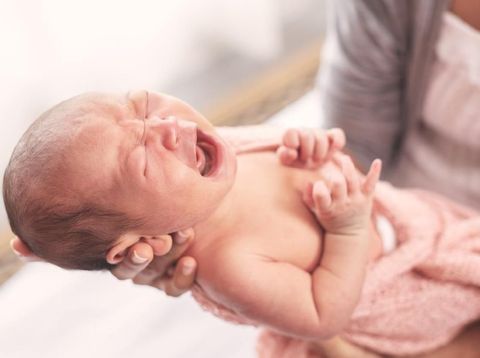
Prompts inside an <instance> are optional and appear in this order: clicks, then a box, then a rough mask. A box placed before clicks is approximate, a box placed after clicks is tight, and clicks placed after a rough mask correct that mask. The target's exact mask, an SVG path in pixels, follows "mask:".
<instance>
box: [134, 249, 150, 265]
mask: <svg viewBox="0 0 480 358" xmlns="http://www.w3.org/2000/svg"><path fill="white" fill-rule="evenodd" d="M132 261H133V262H134V263H136V264H138V265H140V264H144V263H145V262H147V261H148V257H142V256H140V255H139V254H137V251H135V250H133V255H132Z"/></svg>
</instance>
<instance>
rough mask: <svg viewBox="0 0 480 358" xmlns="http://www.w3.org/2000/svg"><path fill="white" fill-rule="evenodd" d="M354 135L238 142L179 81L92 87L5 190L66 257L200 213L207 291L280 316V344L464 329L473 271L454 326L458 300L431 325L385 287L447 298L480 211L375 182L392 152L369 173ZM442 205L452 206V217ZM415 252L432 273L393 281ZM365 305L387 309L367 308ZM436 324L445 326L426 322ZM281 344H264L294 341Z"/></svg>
mask: <svg viewBox="0 0 480 358" xmlns="http://www.w3.org/2000/svg"><path fill="white" fill-rule="evenodd" d="M343 145H344V137H343V135H342V132H341V131H339V130H330V131H323V132H319V133H317V134H314V133H313V132H306V131H298V130H289V131H287V132H286V133H285V134H284V135H283V137H282V138H281V140H280V141H279V145H277V146H276V147H278V150H277V154H276V153H275V151H273V150H272V146H271V145H270V144H265V143H263V144H262V143H253V141H252V142H251V143H248V145H241V144H238V145H236V147H234V146H232V145H231V144H229V143H227V142H226V141H224V140H223V139H222V138H221V137H220V136H219V135H218V134H216V132H215V130H214V128H213V127H212V126H211V125H210V124H209V123H208V121H206V120H205V118H204V117H202V116H201V115H200V114H199V113H198V112H196V111H195V110H194V109H192V108H191V107H190V106H188V105H187V104H185V103H183V102H181V101H180V100H178V99H175V98H173V97H169V96H166V95H161V94H156V93H152V92H145V91H140V92H132V93H130V94H128V95H126V96H115V95H105V94H87V95H82V96H78V97H75V98H73V99H70V100H68V101H65V102H63V103H61V104H59V105H58V106H56V107H54V108H53V109H51V110H50V111H48V112H46V113H45V114H44V115H42V116H41V117H40V118H39V119H38V120H37V121H36V122H35V123H34V124H33V125H32V126H31V128H30V129H29V130H28V131H27V133H26V134H25V135H24V136H23V137H22V139H21V141H20V143H19V144H18V145H17V147H16V149H15V151H14V153H13V155H12V159H11V161H10V164H9V166H8V168H7V171H6V173H5V178H4V201H5V204H6V207H7V212H8V215H9V220H10V224H11V226H12V229H13V231H14V232H15V234H17V235H18V236H19V237H20V238H21V239H22V240H23V241H24V243H25V244H26V245H28V247H29V248H30V249H31V250H32V251H33V252H34V253H35V254H36V255H37V256H39V257H41V258H43V259H45V260H47V261H50V262H52V263H55V264H57V265H59V266H62V267H65V268H76V269H104V268H110V267H112V266H113V265H115V264H117V263H118V262H120V261H121V260H122V259H123V257H124V255H125V253H126V251H127V250H128V248H129V247H130V246H132V245H134V244H135V243H137V242H139V241H144V242H147V243H148V244H150V245H151V246H152V247H153V249H154V250H158V251H159V252H160V251H162V252H163V249H164V247H163V245H164V241H163V237H164V235H166V234H172V233H175V232H177V231H180V230H185V229H187V228H193V229H194V230H195V233H196V240H195V242H194V244H193V245H192V246H191V247H190V250H189V252H188V254H189V255H191V256H193V257H195V258H196V260H197V262H198V275H197V289H196V296H197V298H198V299H199V300H200V301H202V302H203V303H204V305H205V306H206V307H207V308H210V309H212V310H218V309H220V311H221V313H222V314H223V316H224V317H229V318H232V317H235V318H236V320H239V321H242V322H248V323H252V324H256V325H260V326H263V327H266V328H269V329H271V330H272V331H271V332H276V333H271V336H270V337H267V339H266V340H265V339H264V341H265V342H266V343H265V344H264V347H267V346H270V347H272V342H277V343H278V344H277V343H275V344H277V346H280V344H281V340H282V339H283V338H279V337H280V336H276V335H277V334H279V333H280V334H281V335H282V336H281V337H284V336H288V337H296V338H300V339H301V341H299V342H303V341H304V340H318V339H326V338H330V337H332V336H334V335H338V334H341V335H343V336H344V337H345V338H347V339H349V340H350V341H352V342H354V343H357V344H361V345H363V346H365V347H368V348H370V349H373V350H375V351H378V352H384V353H390V354H393V353H398V354H409V353H416V352H421V351H424V350H426V349H431V348H433V347H436V346H438V345H440V344H443V343H446V342H448V340H449V339H451V338H452V337H453V336H454V335H455V334H456V333H457V332H458V330H460V329H461V328H462V327H463V326H464V325H465V324H467V323H468V322H470V321H472V320H474V319H476V318H478V316H479V313H480V299H479V298H478V296H477V295H478V289H477V288H476V287H474V288H473V287H466V286H467V285H468V284H469V285H470V286H471V285H472V284H471V283H465V282H461V283H459V284H456V285H455V288H456V290H455V292H456V297H455V300H453V299H452V301H453V303H451V302H450V303H451V304H450V307H453V308H456V307H457V306H458V307H463V305H459V302H460V303H462V300H463V299H469V300H471V299H473V298H475V299H476V301H477V302H479V303H478V304H474V305H470V307H469V308H468V309H464V310H463V311H462V314H461V315H460V317H457V318H456V319H455V320H449V321H448V323H446V324H443V326H441V327H439V324H438V323H439V322H444V317H445V316H448V312H447V314H445V312H444V310H442V309H440V310H439V311H438V310H437V311H438V312H436V313H435V315H433V316H432V317H431V319H424V321H425V322H424V323H423V325H418V324H417V325H416V326H415V327H410V326H408V324H407V326H402V325H401V324H400V325H398V324H395V325H393V326H394V327H391V326H392V325H391V324H390V325H389V324H388V313H389V314H390V315H391V314H392V313H395V310H398V306H397V307H395V306H394V305H392V307H391V311H390V312H387V314H386V310H385V306H382V307H381V308H382V309H381V310H380V312H377V311H375V308H376V307H375V306H374V307H372V303H375V304H378V305H379V306H381V305H382V304H384V303H385V302H386V301H385V297H387V298H389V297H390V296H388V294H389V293H391V294H392V295H395V294H397V295H398V294H399V292H401V291H399V288H401V289H405V290H409V289H410V290H411V289H413V290H417V291H418V287H427V286H428V285H427V284H426V283H428V284H430V286H431V287H430V286H429V288H430V291H429V292H433V294H431V295H430V296H429V297H430V299H431V300H432V299H433V301H435V299H440V298H441V299H446V297H447V296H448V295H446V294H445V290H444V288H445V287H447V288H448V289H452V286H451V284H450V286H449V284H448V283H442V284H441V285H440V286H438V285H437V283H438V281H441V280H446V281H454V280H453V278H454V279H458V277H457V276H455V275H453V276H452V275H451V272H450V276H452V277H453V278H452V277H446V276H445V275H442V272H438V270H437V268H438V265H437V266H435V262H436V263H437V264H438V262H437V261H438V255H437V256H435V250H436V249H437V247H439V246H441V245H440V244H441V240H440V239H439V238H438V237H439V236H438V232H439V231H440V232H442V231H443V230H445V228H446V227H447V226H445V225H446V224H450V223H455V224H456V223H457V222H461V223H463V224H464V223H465V222H467V221H468V220H467V219H469V218H471V217H473V216H474V213H472V212H471V211H469V210H467V209H463V208H462V209H459V208H458V207H457V206H454V204H450V203H449V202H447V201H445V200H443V199H437V197H436V196H434V195H429V194H426V193H422V194H420V193H418V194H417V193H411V192H402V191H397V190H395V189H393V188H390V187H388V186H387V185H382V186H380V187H379V189H378V190H377V192H376V194H375V198H374V188H375V186H376V183H377V181H378V178H379V175H380V162H379V161H374V162H373V163H372V165H371V167H370V169H369V172H368V174H367V175H366V176H365V177H364V176H362V175H361V174H360V173H359V172H358V171H357V170H356V169H355V168H354V166H353V163H352V161H351V160H350V158H349V157H348V156H346V155H344V154H342V153H341V152H340V151H339V149H341V148H342V147H343ZM235 150H236V152H235ZM279 160H280V162H281V164H283V165H279ZM387 197H388V198H389V199H388V200H385V198H387ZM382 198H383V199H382ZM374 199H375V200H374ZM388 201H393V203H394V205H393V206H392V205H389V204H388ZM432 203H433V204H432ZM372 204H373V206H374V207H375V210H373V211H374V213H373V215H372ZM397 204H398V206H399V209H398V210H397V209H396V205H397ZM406 206H407V207H408V208H407V209H406ZM432 206H438V207H439V208H441V212H442V213H444V212H445V213H447V214H442V215H444V216H445V215H446V218H443V221H442V225H444V226H440V224H439V222H440V221H441V220H440V221H439V220H436V217H437V216H438V213H437V210H436V209H433V208H432ZM406 211H410V212H411V213H412V214H414V215H419V216H418V217H419V218H420V221H421V225H417V226H415V227H414V228H413V229H414V230H410V231H411V232H413V233H415V230H416V229H418V228H422V229H423V228H424V227H428V228H429V235H430V236H433V237H435V238H436V239H435V240H436V241H435V242H434V241H433V239H430V236H429V237H428V239H427V238H425V237H424V236H421V240H420V241H421V245H420V246H418V244H417V245H416V243H417V242H418V241H415V240H417V239H416V238H410V237H407V236H405V233H410V231H409V230H407V229H406V227H404V226H405V225H406V223H405V222H404V221H405V220H404V217H405V212H406ZM397 214H398V215H397ZM402 215H403V216H402ZM409 220H411V218H409ZM437 221H438V222H437ZM402 225H404V226H402ZM422 225H423V226H422ZM464 226H465V225H464ZM473 227H474V226H473ZM468 228H469V232H471V231H472V225H470V226H468ZM474 228H475V227H474ZM379 233H380V234H379ZM422 235H426V233H423V232H422ZM464 236H465V235H464ZM392 242H393V245H392ZM410 242H413V243H414V244H413V246H412V245H410V251H409V250H408V248H409V244H410ZM396 243H400V244H401V245H398V246H399V247H398V249H397V248H396V247H395V246H396ZM422 245H423V246H422ZM447 246H448V245H447ZM405 248H406V249H407V250H405ZM392 250H394V252H392V253H391V254H389V251H392ZM419 250H420V251H419ZM405 251H407V253H408V255H407V256H406V257H405ZM388 254H389V255H388ZM399 255H400V256H399ZM402 255H403V256H402ZM398 257H400V258H398ZM417 258H420V259H421V264H422V265H423V266H422V265H419V262H418V260H417V261H416V259H417ZM427 258H432V259H437V261H432V260H430V261H429V260H427ZM464 258H465V257H464ZM389 259H390V261H389ZM400 259H401V260H400ZM385 260H387V261H385ZM399 260H400V261H401V263H402V265H403V266H402V265H399ZM385 262H387V263H385ZM388 262H391V263H392V264H391V265H390V266H389V265H388ZM440 263H441V261H440ZM378 265H380V267H382V272H380V274H379V272H377V271H375V270H374V269H375V268H376V267H378ZM382 265H383V266H382ZM414 266H415V269H416V271H417V272H416V273H415V274H414V275H413V276H414V277H415V275H416V276H418V272H420V271H421V270H422V269H423V271H422V272H423V274H424V278H422V280H425V282H424V281H421V280H420V279H417V281H408V287H403V286H395V285H393V286H392V282H393V280H397V281H396V282H406V281H407V280H410V279H411V277H410V276H408V277H406V279H404V278H405V277H404V275H405V274H406V273H408V274H410V273H411V272H412V271H413V269H414ZM371 267H373V268H374V269H373V270H372V269H371ZM477 267H478V266H477ZM367 269H369V272H370V273H371V274H369V276H367V280H366V281H365V274H366V272H367ZM382 273H384V274H385V277H381V274H382ZM447 274H448V272H447ZM379 275H380V276H379ZM402 275H403V276H402ZM447 276H448V275H447ZM399 278H402V280H403V281H398V280H399ZM462 278H463V276H462ZM382 279H383V280H382ZM419 280H420V281H419ZM435 280H436V281H435ZM385 282H387V284H388V285H389V286H388V285H387V286H388V287H387V288H386V286H385ZM432 282H434V284H432ZM462 285H463V286H462ZM379 290H380V291H379ZM389 290H390V291H389ZM372 292H373V293H372ZM378 292H383V293H382V294H384V296H383V297H379V296H378V295H377V293H378ZM385 292H386V295H387V296H385ZM414 294H418V292H414ZM423 294H425V293H423ZM459 295H460V296H461V298H462V299H461V300H458V296H459ZM400 296H401V295H400ZM395 297H396V296H395ZM364 298H366V301H365V299H364ZM379 300H380V301H379ZM427 301H428V300H427ZM389 302H390V303H392V302H393V301H389ZM431 302H432V301H428V302H426V303H427V305H428V306H427V307H430V306H431ZM418 305H419V302H413V304H412V302H411V300H408V305H404V306H402V307H403V308H404V309H405V308H406V307H407V306H408V309H409V310H407V311H408V312H410V316H409V317H408V316H407V317H406V318H405V321H407V323H409V320H410V319H412V317H413V316H412V314H413V315H415V314H416V315H417V316H418V315H420V316H421V315H422V313H424V312H425V310H424V309H425V302H424V305H423V306H422V305H420V311H418V309H417V308H418ZM366 307H368V309H367V308H366ZM416 309H417V310H416ZM422 309H423V311H422ZM442 314H443V316H442ZM365 315H367V317H368V318H372V317H373V318H374V319H375V318H376V319H377V320H376V321H375V320H374V323H375V324H372V322H371V321H370V322H368V324H367V325H365V324H363V322H364V321H365V317H366V316H365ZM385 315H387V318H385ZM415 317H416V316H415ZM362 320H363V321H362ZM382 320H383V321H382ZM439 320H440V321H439ZM442 320H443V321H442ZM390 322H391V321H390ZM410 325H411V324H410ZM425 325H426V327H427V328H428V329H429V328H430V327H435V329H436V330H434V331H432V332H430V331H429V332H424V330H425ZM413 328H415V329H413ZM422 329H423V330H422ZM399 330H400V332H402V334H403V332H408V334H406V335H405V338H403V339H401V338H398V337H399ZM422 333H423V335H422ZM264 338H265V337H264ZM279 342H280V343H279ZM267 351H268V350H266V349H264V350H263V353H262V354H263V355H264V356H267V355H268V354H270V355H271V356H272V357H274V356H276V357H279V355H278V353H268V352H267ZM273 351H274V350H272V349H270V352H273ZM297 356H298V355H297Z"/></svg>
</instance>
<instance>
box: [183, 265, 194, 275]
mask: <svg viewBox="0 0 480 358" xmlns="http://www.w3.org/2000/svg"><path fill="white" fill-rule="evenodd" d="M194 269H195V264H194V263H193V262H189V263H186V264H184V265H183V267H182V273H183V274H184V275H185V276H188V275H190V274H191V273H192V272H193V270H194Z"/></svg>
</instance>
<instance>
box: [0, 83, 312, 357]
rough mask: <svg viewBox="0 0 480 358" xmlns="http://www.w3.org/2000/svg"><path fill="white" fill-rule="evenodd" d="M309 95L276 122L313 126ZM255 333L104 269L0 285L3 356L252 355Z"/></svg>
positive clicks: (40, 272) (39, 273) (27, 271)
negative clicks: (126, 280)
mask: <svg viewBox="0 0 480 358" xmlns="http://www.w3.org/2000/svg"><path fill="white" fill-rule="evenodd" d="M316 105H317V102H316V97H315V94H314V93H313V92H312V93H309V94H307V95H306V96H305V97H303V98H301V99H300V100H299V101H297V102H295V103H294V104H292V105H290V106H289V107H287V108H286V109H284V110H283V111H282V112H280V113H279V114H277V115H275V116H274V118H273V119H272V121H273V123H274V124H275V125H282V126H285V125H287V124H289V125H291V126H300V127H301V126H304V127H307V126H316V125H317V124H318V123H319V119H318V117H319V116H318V109H317V107H316ZM255 337H256V330H255V329H254V328H252V327H247V326H235V325H232V324H229V323H226V322H223V321H221V320H219V319H217V318H214V317H213V316H211V315H209V314H206V313H204V312H202V310H201V309H200V308H199V307H198V305H197V304H196V303H195V302H193V300H192V298H191V297H190V295H189V294H186V295H184V296H182V297H181V298H178V299H173V298H168V297H166V296H165V295H164V294H163V293H162V292H160V291H158V290H156V289H153V288H150V287H141V286H135V285H133V284H131V283H130V282H120V281H118V280H116V279H114V278H113V277H112V276H110V274H107V273H101V272H93V273H92V272H81V271H76V272H74V271H65V270H62V269H59V268H57V267H55V266H52V265H49V264H44V263H32V264H28V265H26V266H25V267H24V268H23V269H22V270H21V271H20V272H18V273H17V274H16V275H15V276H14V277H13V278H12V279H10V280H9V281H8V282H7V283H6V284H4V285H3V286H2V287H0V357H2V358H3V357H5V358H31V357H41V358H43V357H48V358H57V357H58V358H65V357H68V358H77V357H78V358H84V357H93V358H96V357H102V358H110V357H115V358H132V357H162V358H184V357H185V358H187V357H188V358H192V357H195V358H217V357H225V358H226V357H228V358H250V357H255V349H254V347H255V339H256V338H255Z"/></svg>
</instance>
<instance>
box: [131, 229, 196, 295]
mask: <svg viewBox="0 0 480 358" xmlns="http://www.w3.org/2000/svg"><path fill="white" fill-rule="evenodd" d="M172 236H173V242H174V245H173V247H172V249H171V250H170V251H169V252H168V253H167V254H166V255H163V256H155V258H154V259H153V261H152V262H151V263H150V265H148V267H146V268H145V269H144V270H143V271H140V272H139V273H138V274H137V275H136V276H135V278H134V279H133V282H134V283H136V284H140V285H152V286H153V282H154V281H155V280H157V279H159V278H161V277H163V276H168V274H167V270H168V269H169V267H171V266H174V265H175V264H176V261H177V260H178V259H179V258H180V257H181V256H182V255H183V254H184V253H185V251H186V250H187V249H188V248H189V246H190V244H191V243H192V241H193V238H194V231H193V230H192V229H187V230H184V231H181V232H177V233H175V234H173V235H172ZM177 266H178V265H177ZM155 287H158V286H155Z"/></svg>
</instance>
